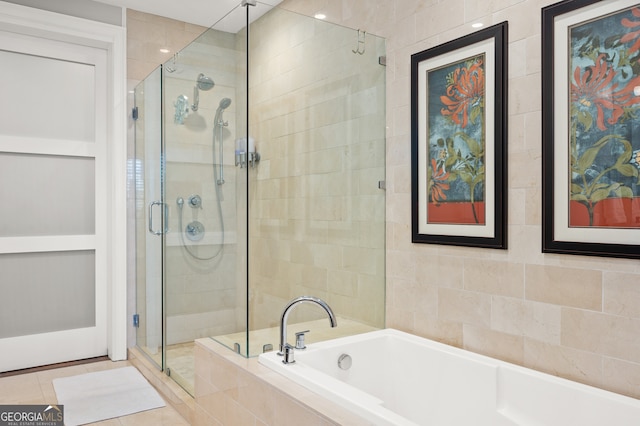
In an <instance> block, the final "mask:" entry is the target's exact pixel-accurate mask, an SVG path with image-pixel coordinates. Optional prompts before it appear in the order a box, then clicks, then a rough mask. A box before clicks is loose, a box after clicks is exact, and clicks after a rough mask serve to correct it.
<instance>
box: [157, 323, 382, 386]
mask: <svg viewBox="0 0 640 426" xmlns="http://www.w3.org/2000/svg"><path fill="white" fill-rule="evenodd" d="M288 330H289V333H288V334H290V335H292V334H293V333H295V332H298V331H303V330H311V331H310V332H309V333H308V334H307V335H306V336H305V337H306V343H307V344H310V343H314V342H318V341H324V340H330V339H336V338H339V337H345V336H351V335H354V334H361V333H366V332H369V331H374V330H378V328H377V327H372V326H369V325H365V324H361V323H359V322H356V321H352V320H348V319H344V318H340V317H338V327H335V328H331V327H330V325H329V321H328V319H326V318H323V319H319V320H314V321H306V322H301V323H296V324H289V326H288ZM211 338H212V339H213V340H215V341H217V342H218V343H220V344H222V345H224V346H226V347H228V348H229V349H230V350H234V348H235V344H236V343H238V344H239V345H240V353H241V354H242V355H244V354H246V344H247V334H246V332H244V331H242V332H239V333H231V334H225V335H220V336H213V337H211ZM249 342H250V343H249V353H250V355H251V356H258V355H259V354H261V353H262V352H263V346H264V345H266V344H270V345H272V346H273V349H274V350H277V349H278V346H279V344H280V328H279V327H271V328H263V329H260V330H252V331H251V332H250V338H249ZM194 347H195V342H186V343H179V344H175V345H170V346H168V347H167V350H166V352H167V367H168V368H169V370H170V372H171V374H170V377H171V378H172V379H173V380H175V382H176V383H178V384H179V385H180V386H182V388H183V389H184V390H185V391H187V392H188V393H189V394H190V395H192V396H193V395H194V383H195V361H194ZM145 352H146V353H147V354H148V355H149V356H150V357H151V358H152V359H153V360H154V361H155V362H156V363H157V364H158V365H161V364H162V359H161V358H162V354H161V353H160V351H158V352H157V353H156V354H149V352H148V351H145Z"/></svg>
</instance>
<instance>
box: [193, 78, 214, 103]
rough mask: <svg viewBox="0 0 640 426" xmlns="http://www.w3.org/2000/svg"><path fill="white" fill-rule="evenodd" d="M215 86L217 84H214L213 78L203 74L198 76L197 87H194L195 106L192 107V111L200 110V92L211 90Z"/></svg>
mask: <svg viewBox="0 0 640 426" xmlns="http://www.w3.org/2000/svg"><path fill="white" fill-rule="evenodd" d="M215 85H216V84H215V83H214V82H213V80H212V79H211V77H207V76H206V75H204V74H202V73H200V74H198V79H197V80H196V85H195V86H193V105H191V109H192V110H194V111H197V110H198V106H199V105H200V90H204V91H207V90H211V89H213V86H215Z"/></svg>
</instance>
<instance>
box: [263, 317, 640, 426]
mask: <svg viewBox="0 0 640 426" xmlns="http://www.w3.org/2000/svg"><path fill="white" fill-rule="evenodd" d="M342 354H348V355H349V356H351V359H352V366H351V368H349V369H348V370H342V369H340V368H339V367H338V358H339V357H340V356H341V355H342ZM258 359H259V362H260V363H261V364H263V365H266V366H268V367H270V368H272V369H273V370H275V371H277V372H278V373H280V374H282V375H284V376H286V377H288V378H290V379H291V380H293V381H295V382H296V383H298V384H301V385H303V386H305V387H306V388H308V389H310V390H312V391H314V392H316V393H318V394H320V395H322V396H324V397H325V398H328V399H329V400H331V401H333V402H335V403H336V404H338V405H340V406H342V407H345V408H347V409H349V410H351V411H353V412H355V413H356V414H358V415H359V416H361V417H363V418H364V419H366V420H368V421H370V422H371V423H372V424H374V425H465V426H466V425H473V426H480V425H490V426H500V425H540V426H554V425H558V426H567V425H580V426H590V425H593V426H602V425H612V426H613V425H615V426H625V425H634V426H635V425H639V424H640V400H637V399H634V398H629V397H625V396H622V395H618V394H615V393H612V392H607V391H604V390H601V389H598V388H594V387H591V386H587V385H583V384H580V383H576V382H572V381H570V380H565V379H561V378H558V377H555V376H551V375H548V374H544V373H539V372H536V371H533V370H530V369H528V368H524V367H519V366H517V365H514V364H509V363H506V362H502V361H499V360H496V359H493V358H489V357H485V356H482V355H478V354H475V353H473V352H469V351H465V350H462V349H458V348H455V347H452V346H448V345H444V344H441V343H437V342H433V341H431V340H427V339H423V338H421V337H417V336H414V335H411V334H407V333H403V332H401V331H397V330H393V329H386V330H379V331H374V332H370V333H365V334H360V335H356V336H350V337H344V338H340V339H335V340H330V341H325V342H320V343H314V344H310V345H309V346H308V347H307V349H305V350H296V351H295V360H296V362H295V364H289V365H284V364H283V363H282V357H280V356H278V355H277V354H276V352H275V351H274V352H268V353H265V354H261V355H260V356H259V358H258Z"/></svg>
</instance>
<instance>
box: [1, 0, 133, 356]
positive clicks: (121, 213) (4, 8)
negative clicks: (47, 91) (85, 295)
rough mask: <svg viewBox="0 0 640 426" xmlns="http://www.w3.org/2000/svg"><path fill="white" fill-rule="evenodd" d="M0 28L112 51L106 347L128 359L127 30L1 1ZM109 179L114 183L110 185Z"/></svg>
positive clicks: (109, 69) (109, 54) (109, 56)
mask: <svg viewBox="0 0 640 426" xmlns="http://www.w3.org/2000/svg"><path fill="white" fill-rule="evenodd" d="M0 28H2V29H3V30H5V31H11V32H15V33H18V34H25V35H31V36H36V37H42V38H47V39H52V40H58V41H64V42H72V43H77V44H80V45H84V46H89V47H96V48H101V49H105V50H106V51H107V97H108V100H107V103H108V107H107V135H106V143H107V176H106V183H107V185H106V188H104V190H105V191H106V192H107V197H106V198H107V207H106V210H107V212H106V213H107V217H108V220H107V222H108V223H107V227H108V231H107V253H106V256H107V259H106V265H107V268H106V269H107V270H106V275H107V276H106V281H107V351H108V355H109V358H111V359H112V360H113V361H117V360H124V359H126V358H127V232H126V231H127V213H126V212H127V123H126V30H125V28H123V27H120V26H116V25H110V24H105V23H102V22H97V21H91V20H88V19H82V18H76V17H73V16H68V15H63V14H59V13H54V12H49V11H45V10H41V9H36V8H32V7H27V6H21V5H16V4H13V3H6V2H2V1H0ZM109 183H110V185H109Z"/></svg>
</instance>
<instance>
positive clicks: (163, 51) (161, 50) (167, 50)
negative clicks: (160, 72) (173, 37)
mask: <svg viewBox="0 0 640 426" xmlns="http://www.w3.org/2000/svg"><path fill="white" fill-rule="evenodd" d="M160 52H162V53H169V52H171V51H170V50H169V49H167V48H166V47H163V48H162V49H160Z"/></svg>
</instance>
